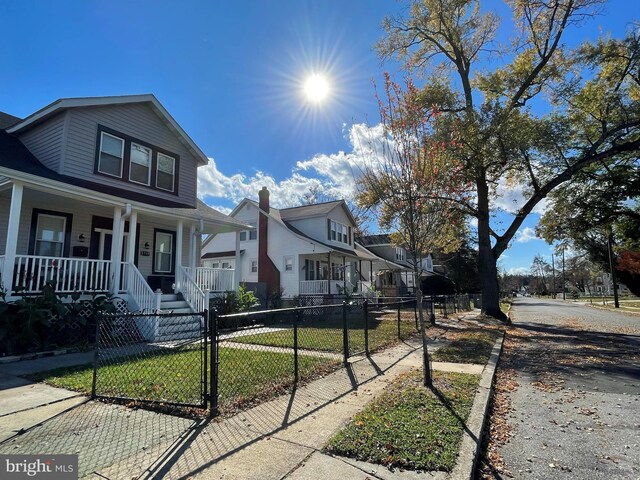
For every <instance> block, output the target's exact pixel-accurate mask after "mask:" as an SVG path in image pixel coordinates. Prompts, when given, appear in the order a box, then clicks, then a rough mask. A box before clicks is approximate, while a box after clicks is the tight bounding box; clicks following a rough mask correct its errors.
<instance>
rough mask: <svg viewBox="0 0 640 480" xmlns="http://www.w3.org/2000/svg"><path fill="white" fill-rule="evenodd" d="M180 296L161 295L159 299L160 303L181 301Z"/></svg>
mask: <svg viewBox="0 0 640 480" xmlns="http://www.w3.org/2000/svg"><path fill="white" fill-rule="evenodd" d="M181 299H182V295H180V294H177V293H163V294H162V296H161V297H160V301H161V302H175V301H176V300H181Z"/></svg>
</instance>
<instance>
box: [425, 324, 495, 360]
mask: <svg viewBox="0 0 640 480" xmlns="http://www.w3.org/2000/svg"><path fill="white" fill-rule="evenodd" d="M497 338H498V332H496V331H494V330H480V331H478V330H474V331H467V332H461V333H460V334H458V335H457V336H456V338H455V339H453V340H452V341H451V342H450V343H449V344H448V345H446V346H444V347H442V348H439V349H438V350H437V351H436V352H435V353H434V354H433V357H432V360H433V361H435V362H453V363H479V364H485V363H487V361H488V360H489V357H490V356H491V350H492V349H493V345H494V344H495V343H496V339H497Z"/></svg>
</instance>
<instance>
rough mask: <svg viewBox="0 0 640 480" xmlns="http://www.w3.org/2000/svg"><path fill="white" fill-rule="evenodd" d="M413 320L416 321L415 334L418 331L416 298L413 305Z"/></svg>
mask: <svg viewBox="0 0 640 480" xmlns="http://www.w3.org/2000/svg"><path fill="white" fill-rule="evenodd" d="M420 303H422V295H421V296H420ZM413 318H415V320H416V332H417V331H418V330H419V328H418V297H417V296H416V300H415V302H414V303H413Z"/></svg>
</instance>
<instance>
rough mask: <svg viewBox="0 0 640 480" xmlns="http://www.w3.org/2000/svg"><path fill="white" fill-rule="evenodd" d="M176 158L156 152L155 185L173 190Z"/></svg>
mask: <svg viewBox="0 0 640 480" xmlns="http://www.w3.org/2000/svg"><path fill="white" fill-rule="evenodd" d="M175 172H176V159H175V158H173V157H170V156H169V155H165V154H164V153H158V172H157V174H156V187H158V188H161V189H162V190H167V191H169V192H173V189H174V183H175Z"/></svg>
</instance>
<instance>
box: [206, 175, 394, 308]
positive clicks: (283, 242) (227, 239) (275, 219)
mask: <svg viewBox="0 0 640 480" xmlns="http://www.w3.org/2000/svg"><path fill="white" fill-rule="evenodd" d="M230 216H231V217H233V218H234V219H236V220H237V221H239V222H242V223H245V224H249V225H250V226H252V227H253V228H251V229H250V230H245V231H242V232H240V233H238V234H233V233H218V234H215V235H210V236H209V237H208V238H207V239H206V240H205V241H204V242H203V246H202V264H203V265H204V266H205V267H209V268H232V269H235V270H236V272H237V276H238V279H239V281H240V282H242V283H245V284H247V285H248V286H249V287H251V288H255V289H256V290H257V291H258V293H259V294H260V295H261V296H262V297H263V298H264V297H265V296H267V295H270V294H274V293H279V294H281V295H282V296H283V297H285V298H290V297H293V296H296V295H328V294H342V293H345V292H347V293H361V292H365V293H366V292H368V291H369V290H370V287H371V280H372V274H371V272H372V271H373V270H374V269H375V268H376V266H377V263H376V264H375V265H374V263H375V262H384V260H382V259H380V258H379V257H377V256H376V255H374V254H372V253H371V252H368V251H367V250H366V249H365V248H364V247H362V246H361V245H360V246H359V245H357V244H356V242H355V235H354V232H355V231H356V222H355V220H354V218H353V216H352V214H351V212H350V211H349V208H348V207H347V204H346V203H345V202H344V201H343V200H338V201H333V202H325V203H317V204H312V205H303V206H299V207H293V208H284V209H276V208H273V207H271V206H270V204H269V191H268V190H267V188H266V187H264V188H263V189H262V190H261V191H260V192H259V202H255V201H253V200H249V199H244V200H243V201H241V202H240V203H239V204H238V205H237V206H236V208H235V209H234V210H233V211H232V212H231V213H230Z"/></svg>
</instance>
